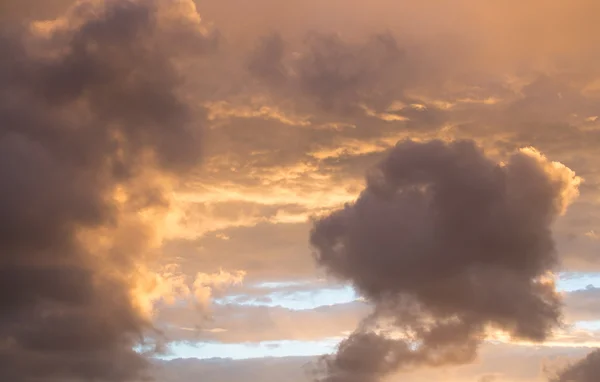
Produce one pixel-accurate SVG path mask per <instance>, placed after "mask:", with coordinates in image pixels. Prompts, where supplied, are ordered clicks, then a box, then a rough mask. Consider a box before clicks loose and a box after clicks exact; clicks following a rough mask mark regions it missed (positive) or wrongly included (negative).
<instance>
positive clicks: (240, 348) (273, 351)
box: [160, 338, 340, 360]
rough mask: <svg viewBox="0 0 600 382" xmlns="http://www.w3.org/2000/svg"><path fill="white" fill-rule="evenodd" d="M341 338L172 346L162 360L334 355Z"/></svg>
mask: <svg viewBox="0 0 600 382" xmlns="http://www.w3.org/2000/svg"><path fill="white" fill-rule="evenodd" d="M339 341H340V338H328V339H323V340H321V341H268V342H267V341H266V342H260V343H252V344H248V343H241V344H222V343H202V344H198V345H190V344H185V343H180V344H174V345H172V346H171V349H170V350H171V351H172V353H173V354H171V355H169V356H164V357H160V358H161V359H166V360H169V359H175V358H200V359H207V358H231V359H249V358H263V357H288V356H314V355H321V354H327V353H332V352H333V351H334V350H335V347H336V346H337V344H338V343H339Z"/></svg>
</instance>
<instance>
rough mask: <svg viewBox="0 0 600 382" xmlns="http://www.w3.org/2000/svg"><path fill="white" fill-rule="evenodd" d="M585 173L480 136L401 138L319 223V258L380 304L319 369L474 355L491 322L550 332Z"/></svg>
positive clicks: (537, 334) (342, 372) (332, 373)
mask: <svg viewBox="0 0 600 382" xmlns="http://www.w3.org/2000/svg"><path fill="white" fill-rule="evenodd" d="M580 181H581V180H580V179H579V178H578V177H577V176H575V174H574V173H573V172H572V171H571V170H570V169H568V168H567V167H565V166H564V165H562V164H560V163H557V162H550V161H548V160H547V159H546V158H545V157H544V156H543V155H541V154H540V153H539V152H537V151H535V150H533V149H522V150H520V151H517V152H516V153H515V154H513V155H512V156H511V157H510V158H509V159H508V161H507V162H506V163H504V164H500V165H499V164H497V163H496V162H494V161H493V160H491V159H489V158H487V157H486V156H485V154H484V152H482V151H481V150H480V149H479V148H478V147H476V145H475V144H474V143H473V142H472V141H456V142H450V143H445V142H443V141H439V140H434V141H430V142H424V143H418V142H413V141H402V142H399V143H398V144H397V146H396V147H395V148H394V149H392V150H391V152H390V153H389V155H388V156H387V158H385V159H384V160H383V161H382V162H381V163H380V164H379V165H378V166H376V167H375V168H374V169H373V170H372V171H371V172H370V173H369V176H368V178H367V187H366V188H365V190H364V191H363V192H362V193H361V194H360V196H359V197H358V199H357V200H356V201H355V202H354V203H350V204H347V205H346V206H345V207H344V208H342V209H340V210H337V211H335V212H333V213H332V214H330V215H328V216H325V217H323V218H321V219H319V220H317V221H315V223H314V227H313V231H312V233H311V237H310V240H311V244H312V245H313V247H314V249H315V255H316V259H317V262H318V263H319V264H320V265H321V266H322V267H324V268H325V269H326V270H327V271H329V272H330V273H331V274H332V275H334V276H336V277H338V278H340V279H342V280H346V281H350V282H352V283H353V284H354V286H355V287H356V288H357V290H358V291H359V292H360V293H361V294H362V295H363V296H365V297H366V298H367V299H368V301H370V302H371V303H373V304H374V306H375V311H374V313H373V315H372V316H371V317H369V318H367V319H366V320H365V321H363V323H362V324H361V325H360V326H359V327H358V328H357V329H356V331H355V332H354V333H353V334H352V335H350V336H349V337H348V338H347V339H346V340H344V341H343V342H342V343H341V344H340V347H339V349H338V351H337V353H336V354H335V355H334V356H332V357H327V358H325V359H324V360H323V364H324V375H323V376H322V377H318V380H320V381H340V380H348V379H350V380H353V381H354V380H355V381H361V382H362V381H377V380H380V379H381V378H382V377H383V376H386V375H389V374H390V373H393V372H394V371H396V370H398V369H406V368H411V367H413V366H420V365H430V366H436V365H443V364H447V363H450V364H453V363H459V364H460V363H466V362H471V361H472V360H473V359H474V358H475V356H476V354H477V348H478V346H479V345H480V343H481V341H482V339H483V338H484V337H485V333H486V331H487V330H488V329H490V328H495V329H500V330H503V331H506V332H507V333H508V334H510V335H511V336H512V337H513V338H515V339H525V340H531V341H543V340H545V339H546V338H547V337H548V336H549V335H550V332H551V330H552V329H553V328H555V327H556V326H558V325H559V323H560V316H561V301H560V297H559V295H558V294H557V292H556V290H555V288H554V283H553V282H552V281H551V280H548V278H547V275H548V273H549V272H551V271H552V270H553V269H554V267H555V266H556V263H557V257H556V252H555V250H554V244H553V240H552V236H551V231H550V227H551V224H552V223H553V221H554V220H555V219H556V218H557V217H558V216H559V215H561V214H562V213H564V211H565V209H566V206H567V205H568V204H569V203H571V202H572V201H573V199H574V198H575V197H576V196H577V195H578V191H577V188H578V186H579V183H580Z"/></svg>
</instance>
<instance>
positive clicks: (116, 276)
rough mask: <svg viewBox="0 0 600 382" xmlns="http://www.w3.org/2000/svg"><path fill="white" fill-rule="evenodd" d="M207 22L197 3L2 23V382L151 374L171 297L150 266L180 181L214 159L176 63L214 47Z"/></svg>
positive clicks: (101, 8) (110, 8)
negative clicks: (161, 315)
mask: <svg viewBox="0 0 600 382" xmlns="http://www.w3.org/2000/svg"><path fill="white" fill-rule="evenodd" d="M9 3H10V2H9ZM3 4H4V3H3ZM17 20H18V21H19V19H17ZM199 22H200V19H199V17H198V14H197V13H196V12H195V8H194V4H193V3H192V2H190V1H166V2H163V1H116V0H115V1H113V0H107V1H82V2H78V3H76V4H75V5H73V7H71V8H70V9H69V10H68V12H67V13H66V14H64V15H63V16H61V17H58V18H56V19H55V20H50V21H43V22H37V21H36V22H32V23H22V24H20V25H15V26H14V28H12V26H10V25H3V26H6V27H7V28H5V30H3V32H2V34H1V36H0V52H1V53H0V55H1V56H2V57H3V59H2V62H1V63H0V163H1V165H0V179H1V181H2V185H3V186H2V189H1V190H0V214H1V215H2V221H1V223H0V251H1V253H2V255H0V280H1V281H0V285H1V286H2V288H1V289H2V293H0V311H1V313H0V379H2V380H7V381H8V380H10V381H15V382H29V381H38V380H44V381H52V382H53V381H61V382H62V381H66V380H68V381H79V380H97V381H123V380H126V379H129V378H132V377H134V376H136V375H137V374H138V373H139V372H140V371H141V370H142V368H143V367H144V365H145V363H146V362H145V359H144V358H143V357H142V356H141V355H140V354H139V353H138V352H136V351H135V350H134V347H136V346H140V345H142V346H143V345H151V344H152V343H148V342H147V340H148V339H149V338H150V337H148V334H151V333H152V331H153V328H152V323H151V321H150V317H149V316H148V315H149V314H150V313H151V312H150V311H151V307H149V305H148V304H149V301H152V300H154V299H156V298H157V296H156V294H155V292H156V288H157V287H158V286H160V285H165V283H164V282H163V283H161V282H158V281H160V280H158V279H153V277H152V275H151V274H149V273H148V270H149V269H150V264H151V263H152V257H151V255H152V253H153V250H154V249H155V248H156V247H157V246H159V245H160V243H161V240H162V234H163V227H162V223H161V222H162V220H163V218H164V215H165V212H166V210H167V208H168V205H169V202H170V196H169V190H170V188H171V186H172V183H173V179H174V178H175V177H177V176H179V175H181V174H184V173H187V172H189V171H191V170H192V169H193V168H195V166H196V165H197V163H198V161H199V159H200V158H199V154H200V152H201V150H200V143H201V141H200V139H201V127H202V120H199V119H194V120H193V119H192V118H191V117H190V116H191V111H190V108H189V107H188V105H187V104H186V102H184V100H183V99H182V98H181V97H180V96H179V93H178V88H179V85H180V82H181V78H180V74H179V73H178V70H177V66H176V65H175V63H174V62H175V60H177V59H181V58H183V57H184V56H185V57H189V55H197V54H204V53H207V52H209V51H210V50H212V49H213V48H214V46H215V45H214V41H213V38H212V37H211V36H209V35H208V34H207V32H206V31H205V30H204V28H203V27H202V25H201V24H200V23H199ZM15 24H16V23H15ZM163 281H164V280H163ZM174 281H177V280H174ZM175 284H177V283H175Z"/></svg>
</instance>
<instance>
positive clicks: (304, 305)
mask: <svg viewBox="0 0 600 382" xmlns="http://www.w3.org/2000/svg"><path fill="white" fill-rule="evenodd" d="M299 284H300V283H298V282H277V283H262V284H258V285H257V286H258V287H260V288H265V289H275V290H276V289H279V288H286V287H290V286H296V285H299ZM588 285H593V286H596V287H599V286H600V274H598V273H573V272H569V273H568V272H565V273H561V274H560V276H559V278H558V280H557V287H558V289H559V290H561V291H565V292H570V291H574V290H579V289H585V288H586V287H587V286H588ZM265 295H266V296H268V297H269V298H270V299H271V300H270V301H268V302H265V301H261V300H260V299H253V298H249V299H246V300H242V299H243V297H244V296H240V295H238V296H227V297H225V298H222V299H219V300H217V301H216V303H220V304H226V303H239V304H242V305H264V306H281V307H285V308H288V309H296V310H299V309H314V308H317V307H319V306H324V305H333V304H343V303H348V302H352V301H355V300H356V298H357V295H356V293H355V292H354V289H353V288H352V287H351V286H341V287H339V288H333V287H328V288H321V289H315V290H309V291H300V292H292V293H286V292H272V293H269V292H268V291H266V293H265ZM236 301H238V302H236ZM239 301H241V302H239ZM576 326H577V327H578V328H581V329H587V330H597V329H600V322H592V321H589V322H581V323H578V324H577V325H576ZM339 341H340V339H339V338H330V339H324V340H322V341H311V342H309V341H275V342H262V343H258V344H222V343H204V344H199V345H198V346H193V345H188V344H176V345H173V346H172V347H171V350H172V352H173V355H172V356H169V357H168V358H167V359H172V358H179V357H181V358H190V357H192V358H215V357H216V358H233V359H245V358H260V357H285V356H312V355H320V354H326V353H331V352H333V351H334V350H335V347H336V346H337V344H338V343H339Z"/></svg>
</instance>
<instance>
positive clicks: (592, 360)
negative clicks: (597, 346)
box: [550, 350, 600, 382]
mask: <svg viewBox="0 0 600 382" xmlns="http://www.w3.org/2000/svg"><path fill="white" fill-rule="evenodd" d="M599 377H600V350H595V351H593V352H591V353H590V354H588V355H587V356H585V358H583V359H581V360H579V361H577V362H575V363H573V364H571V365H570V366H568V367H567V368H565V369H564V370H562V371H560V372H559V373H558V375H557V376H555V377H552V378H550V381H551V382H592V381H597V380H598V378H599Z"/></svg>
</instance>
